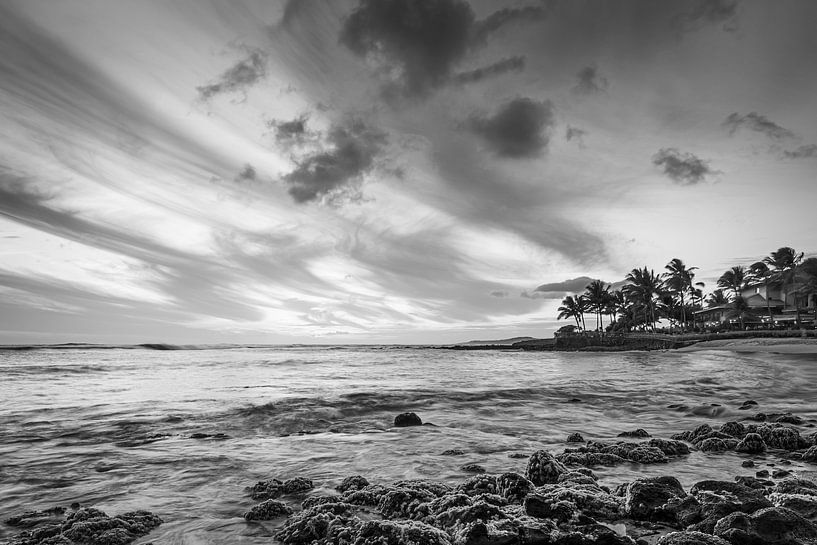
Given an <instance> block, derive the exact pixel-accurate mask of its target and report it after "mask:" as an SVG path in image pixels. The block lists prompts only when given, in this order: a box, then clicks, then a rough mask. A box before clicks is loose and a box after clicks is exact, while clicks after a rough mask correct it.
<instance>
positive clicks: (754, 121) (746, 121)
mask: <svg viewBox="0 0 817 545" xmlns="http://www.w3.org/2000/svg"><path fill="white" fill-rule="evenodd" d="M722 126H723V127H725V128H727V129H729V134H730V135H734V134H735V133H736V132H737V131H738V130H739V129H746V130H750V131H755V132H759V133H761V134H764V135H766V136H767V137H769V138H771V139H772V140H784V139H787V138H794V133H793V132H791V131H790V130H788V129H786V128H783V127H781V126H780V125H778V124H777V123H775V122H774V121H771V120H769V118H767V117H766V116H764V115H760V114H759V113H757V112H751V113H748V114H746V115H740V114H739V113H737V112H734V113H732V114H729V117H727V118H726V119H725V120H724V121H723V123H722Z"/></svg>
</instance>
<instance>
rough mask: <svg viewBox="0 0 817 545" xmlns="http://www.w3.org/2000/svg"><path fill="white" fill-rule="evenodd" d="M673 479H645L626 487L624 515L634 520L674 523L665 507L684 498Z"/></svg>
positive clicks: (684, 493)
mask: <svg viewBox="0 0 817 545" xmlns="http://www.w3.org/2000/svg"><path fill="white" fill-rule="evenodd" d="M686 495H687V494H686V492H685V491H684V488H683V487H682V486H681V483H680V482H679V481H678V479H676V478H675V477H669V476H665V477H645V478H641V479H636V480H635V481H633V482H631V483H629V484H628V485H627V489H626V492H625V495H624V513H625V514H626V515H627V516H628V517H631V518H633V519H636V520H648V521H651V522H670V523H674V522H675V521H676V517H675V515H674V514H673V512H672V510H670V509H668V508H667V505H668V504H670V503H672V501H673V500H674V502H675V503H678V502H679V501H680V500H681V499H683V498H684V497H685V496H686Z"/></svg>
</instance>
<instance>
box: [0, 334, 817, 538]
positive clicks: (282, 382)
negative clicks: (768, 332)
mask: <svg viewBox="0 0 817 545" xmlns="http://www.w3.org/2000/svg"><path fill="white" fill-rule="evenodd" d="M0 376H2V380H0V518H2V519H6V518H8V517H10V516H12V515H15V514H19V513H22V512H23V511H28V510H34V509H48V508H51V507H54V506H64V507H68V506H69V505H70V504H72V503H74V502H77V503H79V504H81V505H83V506H93V507H96V508H98V509H102V510H104V511H106V512H108V513H109V514H112V515H113V514H116V513H120V512H124V511H130V510H135V509H146V510H149V511H152V512H155V513H157V514H159V515H160V516H161V517H162V519H164V521H165V523H164V524H163V525H161V526H160V527H158V528H157V529H156V530H154V531H153V532H152V533H151V534H150V535H148V536H145V537H143V538H141V539H140V540H139V541H138V542H137V543H146V542H149V541H152V542H154V543H157V544H158V543H162V544H203V543H225V542H229V543H252V544H261V543H269V542H270V538H271V536H272V535H273V534H274V531H275V528H274V524H273V523H257V522H254V523H248V522H245V521H244V519H243V518H242V515H243V513H244V512H245V511H247V510H248V509H249V508H250V507H252V506H253V505H255V504H256V503H257V502H256V501H254V500H252V499H251V498H250V497H249V494H248V492H247V487H250V486H252V485H253V484H254V483H256V482H257V481H260V480H265V479H270V478H278V479H281V480H286V479H289V478H292V477H299V476H300V477H306V478H308V479H311V480H312V481H313V483H314V485H315V489H314V490H312V491H311V492H309V494H328V493H331V492H332V490H333V489H334V487H335V486H337V485H338V484H339V483H340V481H341V480H342V479H343V478H344V477H347V476H350V475H356V474H360V475H364V476H366V477H367V478H368V479H369V481H371V482H377V483H384V484H385V483H390V482H392V481H395V480H398V479H404V478H425V479H434V480H439V481H444V482H447V483H450V484H454V483H457V482H460V481H462V480H464V479H466V478H468V477H469V476H470V475H471V474H469V473H466V472H464V471H462V470H461V469H460V468H461V467H462V466H463V465H465V464H471V463H475V464H479V465H481V466H484V467H485V469H486V470H487V471H488V472H490V473H500V472H505V471H518V472H520V473H524V469H525V464H526V459H525V458H523V457H520V456H524V455H527V454H531V453H532V452H534V451H535V450H537V449H542V448H544V449H549V450H552V451H561V450H562V449H564V448H565V447H567V446H569V445H567V444H566V443H565V438H566V437H567V435H568V434H571V433H574V432H579V433H581V434H582V435H583V436H584V438H585V439H592V440H613V439H615V438H616V436H617V435H618V434H619V433H620V432H624V431H629V430H634V429H636V428H643V429H645V430H647V431H648V432H649V433H650V434H652V435H653V436H654V437H667V438H668V437H669V436H670V435H672V434H673V433H677V432H680V431H683V430H687V429H692V428H694V427H695V426H697V425H699V424H702V423H709V424H711V425H713V426H717V425H719V424H720V423H723V422H726V421H729V420H742V419H745V418H747V417H749V416H752V415H753V414H754V412H760V411H762V412H764V413H785V412H791V413H794V414H796V415H798V416H800V417H802V418H804V419H806V420H807V421H808V423H807V426H812V427H813V425H814V424H813V423H814V422H817V420H815V419H816V418H817V395H815V390H814V384H815V379H817V356H815V355H782V354H768V353H735V352H725V351H703V352H689V353H679V352H673V351H656V352H619V353H588V352H576V353H566V352H517V351H510V350H509V351H451V350H441V349H429V348H410V347H409V348H406V347H352V346H346V347H343V346H338V347H326V346H288V347H229V348H225V347H216V348H213V347H210V348H202V349H187V350H152V349H146V348H141V347H136V348H112V347H109V348H105V349H103V348H90V347H72V348H64V349H33V350H0ZM750 399H751V400H754V401H756V402H757V403H758V406H757V407H756V408H754V412H752V411H746V410H740V409H739V407H741V405H742V404H743V402H744V401H746V400H750ZM409 411H410V412H415V413H416V414H417V415H418V416H420V418H422V420H423V422H424V423H425V424H427V425H423V426H419V427H410V428H394V427H393V426H392V423H393V419H394V417H395V416H396V415H397V414H400V413H403V412H409ZM802 432H803V433H804V434H806V433H810V432H808V429H807V427H806V428H803V429H802ZM450 449H459V450H462V451H463V452H464V454H463V455H460V456H451V455H444V454H443V452H444V451H446V450H450ZM766 456H767V461H768V463H776V461H777V459H776V458H775V456H774V454H768V455H766ZM744 459H746V458H745V457H744V456H742V455H739V454H737V453H735V452H731V451H730V452H725V453H714V454H713V453H701V452H693V453H692V454H690V455H689V456H686V457H683V458H682V459H680V460H674V461H671V462H670V463H669V464H660V465H650V466H641V465H636V464H626V465H624V466H617V467H612V468H601V469H598V470H596V473H597V474H598V475H599V476H600V478H601V482H602V483H604V484H606V485H609V486H615V485H616V484H618V483H622V482H625V481H629V480H632V479H634V478H635V477H637V476H641V475H645V474H647V475H674V476H676V477H678V478H679V480H680V481H681V483H682V484H683V485H684V486H685V487H688V486H690V485H691V484H693V483H695V482H696V481H699V480H702V479H710V478H711V479H726V480H732V479H733V477H734V476H735V475H739V474H747V470H745V469H743V468H741V461H742V460H744ZM756 463H757V460H756ZM814 468H817V466H811V468H810V467H809V466H808V464H801V463H798V462H796V463H795V464H794V465H792V466H791V467H790V469H792V470H794V472H795V473H799V474H802V475H803V476H811V477H812V478H813V476H814V475H813V469H814ZM18 531H19V529H16V528H12V527H10V526H8V525H6V524H0V541H3V540H6V539H9V538H10V537H11V536H13V535H14V534H16V533H17V532H18Z"/></svg>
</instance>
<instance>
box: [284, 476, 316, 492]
mask: <svg viewBox="0 0 817 545" xmlns="http://www.w3.org/2000/svg"><path fill="white" fill-rule="evenodd" d="M313 488H315V487H314V486H313V485H312V481H310V480H309V479H305V478H303V477H295V478H294V479H288V480H286V481H284V482H283V484H281V492H282V493H283V494H294V493H296V492H305V491H307V490H312V489H313Z"/></svg>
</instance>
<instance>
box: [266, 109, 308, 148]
mask: <svg viewBox="0 0 817 545" xmlns="http://www.w3.org/2000/svg"><path fill="white" fill-rule="evenodd" d="M308 120H309V114H303V115H301V116H300V117H296V118H295V119H293V120H291V121H281V120H278V119H273V120H271V121H267V126H268V127H269V128H271V129H275V139H276V140H277V141H278V142H293V141H294V142H301V141H303V139H304V138H305V137H306V135H307V134H308V132H307V129H306V122H307V121H308Z"/></svg>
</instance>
